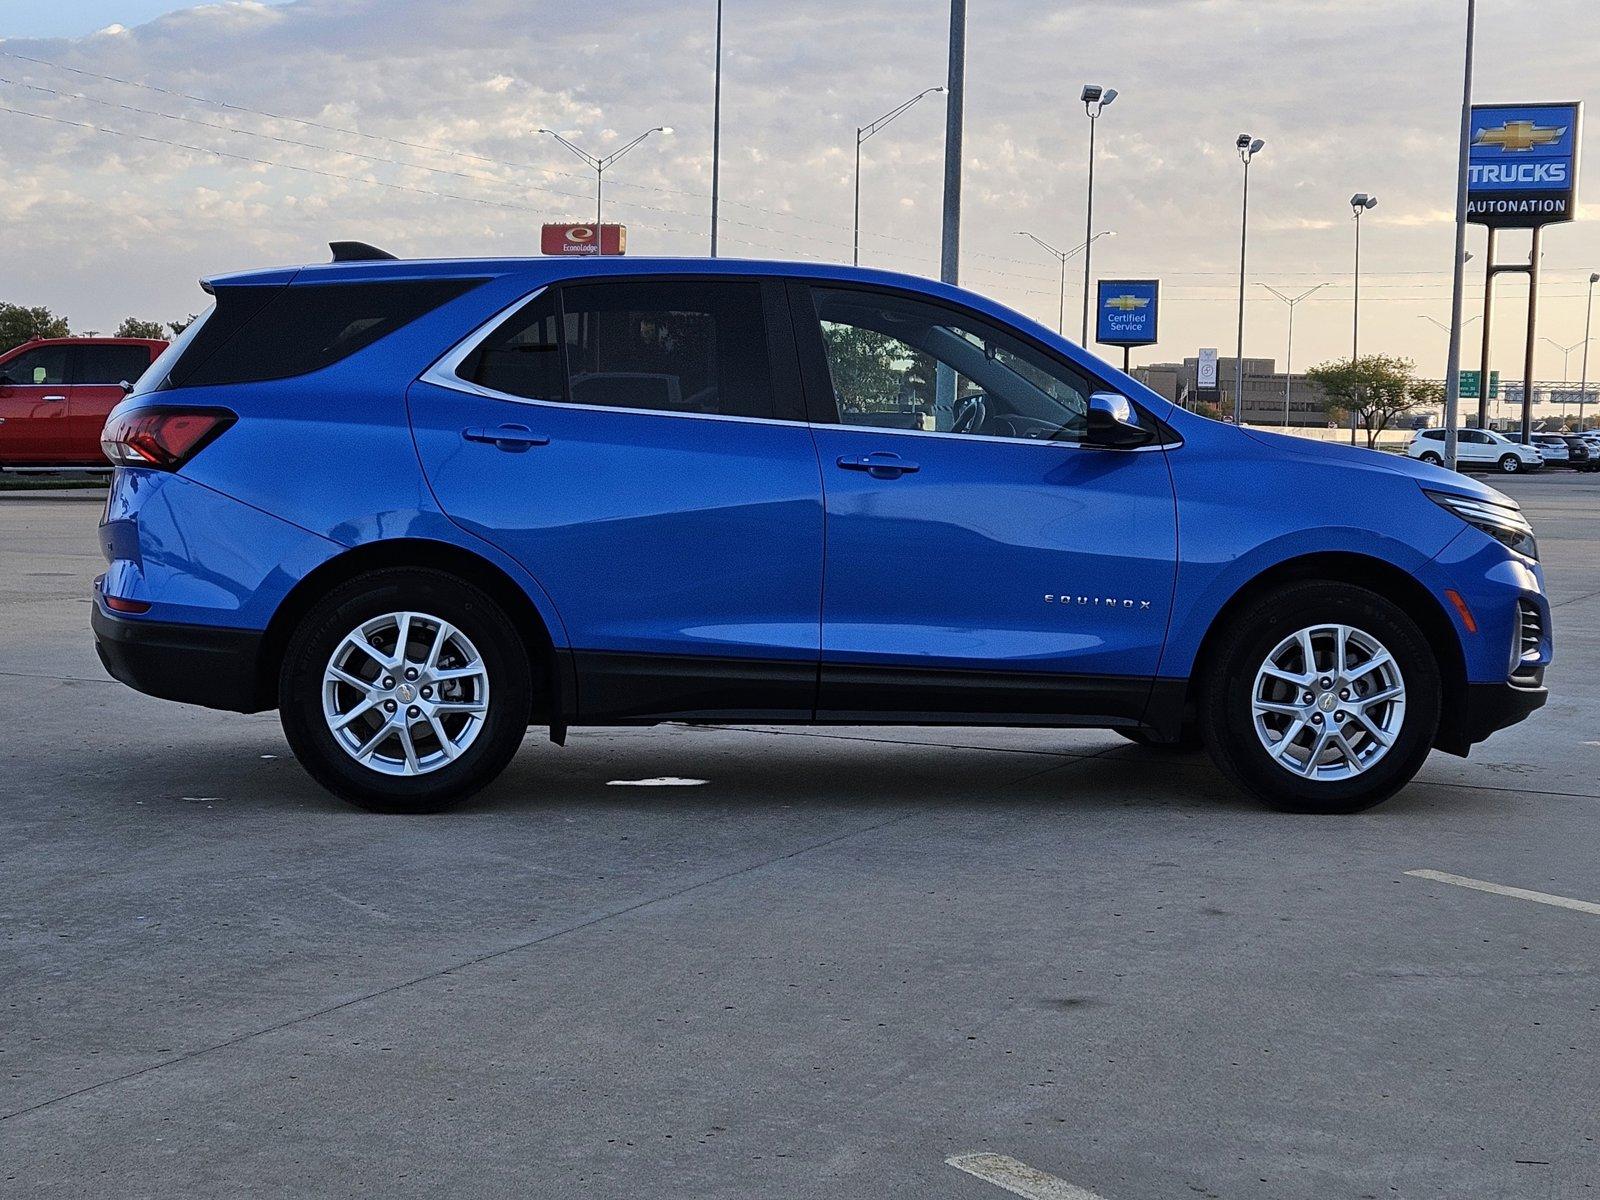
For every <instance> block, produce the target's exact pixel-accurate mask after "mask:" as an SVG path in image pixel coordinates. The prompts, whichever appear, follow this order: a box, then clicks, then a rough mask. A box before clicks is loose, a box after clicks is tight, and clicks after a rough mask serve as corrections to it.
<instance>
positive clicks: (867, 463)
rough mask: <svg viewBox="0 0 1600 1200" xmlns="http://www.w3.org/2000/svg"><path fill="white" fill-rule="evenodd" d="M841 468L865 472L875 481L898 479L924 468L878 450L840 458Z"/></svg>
mask: <svg viewBox="0 0 1600 1200" xmlns="http://www.w3.org/2000/svg"><path fill="white" fill-rule="evenodd" d="M839 466H840V467H842V468H843V469H844V470H846V471H865V472H867V473H868V474H869V475H871V476H872V477H873V478H874V479H898V478H900V476H902V475H910V474H911V473H912V472H914V471H920V470H921V469H922V468H921V467H919V466H918V465H917V464H916V463H914V462H908V461H906V460H905V459H903V458H901V457H900V456H899V455H898V454H890V453H889V452H888V451H887V450H877V451H874V452H873V453H871V454H860V455H857V454H846V455H842V456H840V458H839Z"/></svg>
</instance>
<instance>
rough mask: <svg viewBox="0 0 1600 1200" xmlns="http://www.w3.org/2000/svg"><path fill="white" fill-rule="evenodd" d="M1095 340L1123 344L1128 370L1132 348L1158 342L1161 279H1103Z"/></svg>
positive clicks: (1116, 344)
mask: <svg viewBox="0 0 1600 1200" xmlns="http://www.w3.org/2000/svg"><path fill="white" fill-rule="evenodd" d="M1095 312H1096V314H1097V315H1096V317H1095V323H1094V340H1095V341H1097V342H1099V343H1100V344H1101V345H1102V346H1121V347H1122V369H1123V370H1124V371H1126V370H1127V369H1128V350H1129V348H1130V347H1133V346H1151V345H1154V344H1155V342H1156V322H1157V319H1158V317H1159V316H1160V312H1161V281H1160V280H1159V279H1102V280H1100V285H1099V304H1098V305H1096V307H1095Z"/></svg>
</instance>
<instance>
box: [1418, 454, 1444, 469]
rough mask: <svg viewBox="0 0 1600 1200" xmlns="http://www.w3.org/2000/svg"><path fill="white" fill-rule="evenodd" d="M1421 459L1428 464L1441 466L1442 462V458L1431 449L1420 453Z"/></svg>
mask: <svg viewBox="0 0 1600 1200" xmlns="http://www.w3.org/2000/svg"><path fill="white" fill-rule="evenodd" d="M1422 461H1423V462H1425V463H1429V464H1431V465H1433V466H1435V467H1437V466H1441V465H1443V463H1444V459H1442V458H1440V457H1439V456H1438V455H1437V454H1435V453H1434V452H1433V451H1432V450H1429V451H1428V452H1427V453H1425V454H1423V455H1422Z"/></svg>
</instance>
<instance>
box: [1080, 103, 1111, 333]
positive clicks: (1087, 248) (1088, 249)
mask: <svg viewBox="0 0 1600 1200" xmlns="http://www.w3.org/2000/svg"><path fill="white" fill-rule="evenodd" d="M1116 98H1117V89H1116V88H1102V87H1101V86H1100V85H1099V84H1098V83H1086V84H1084V85H1083V94H1082V95H1081V96H1079V97H1078V99H1080V100H1082V101H1083V111H1084V112H1085V113H1087V114H1088V116H1089V200H1088V203H1087V204H1086V205H1084V214H1083V237H1084V242H1083V330H1082V332H1081V333H1080V334H1079V337H1078V344H1079V345H1082V346H1087V345H1088V344H1089V287H1090V283H1089V279H1090V269H1089V260H1090V258H1091V256H1092V254H1093V250H1092V247H1093V245H1094V238H1095V233H1094V129H1095V126H1096V125H1098V124H1099V123H1100V110H1101V109H1103V108H1105V106H1106V105H1108V104H1110V103H1111V102H1112V101H1113V100H1115V99H1116Z"/></svg>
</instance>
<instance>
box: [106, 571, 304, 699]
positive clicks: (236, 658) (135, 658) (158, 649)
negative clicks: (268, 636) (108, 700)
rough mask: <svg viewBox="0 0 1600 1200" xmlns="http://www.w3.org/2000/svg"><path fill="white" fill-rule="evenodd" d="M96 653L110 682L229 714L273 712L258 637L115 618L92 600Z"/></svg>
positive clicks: (236, 631)
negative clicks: (108, 674)
mask: <svg viewBox="0 0 1600 1200" xmlns="http://www.w3.org/2000/svg"><path fill="white" fill-rule="evenodd" d="M89 624H90V626H91V627H92V628H93V629H94V648H95V651H96V653H98V654H99V655H100V661H101V663H103V664H104V665H105V669H106V670H107V671H108V672H109V673H110V674H111V676H112V678H114V679H117V680H120V681H121V682H123V683H125V684H127V685H128V686H129V687H131V688H134V689H135V690H137V691H141V692H144V693H146V694H148V695H151V696H158V697H160V698H161V699H163V700H176V701H178V702H179V703H181V704H199V705H202V706H204V707H206V708H222V709H227V710H229V711H231V712H261V711H262V710H263V709H268V708H272V707H274V705H273V698H272V696H271V695H270V690H269V689H268V688H266V687H263V686H262V682H261V678H260V664H261V644H262V640H263V637H262V634H261V633H259V632H257V631H255V630H250V629H219V628H215V627H212V626H206V625H180V624H174V623H171V622H166V621H148V620H143V619H137V618H127V617H119V616H117V615H116V614H115V613H112V612H109V611H107V609H106V608H105V606H104V605H103V604H102V603H101V602H100V600H99V598H98V597H96V599H95V605H94V612H93V614H92V615H91V616H90V618H89Z"/></svg>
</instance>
